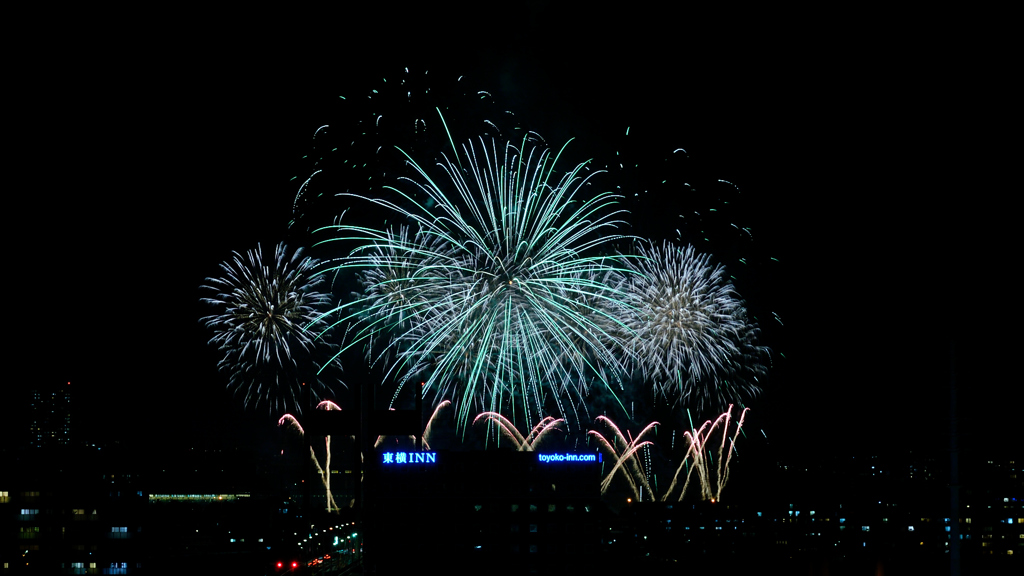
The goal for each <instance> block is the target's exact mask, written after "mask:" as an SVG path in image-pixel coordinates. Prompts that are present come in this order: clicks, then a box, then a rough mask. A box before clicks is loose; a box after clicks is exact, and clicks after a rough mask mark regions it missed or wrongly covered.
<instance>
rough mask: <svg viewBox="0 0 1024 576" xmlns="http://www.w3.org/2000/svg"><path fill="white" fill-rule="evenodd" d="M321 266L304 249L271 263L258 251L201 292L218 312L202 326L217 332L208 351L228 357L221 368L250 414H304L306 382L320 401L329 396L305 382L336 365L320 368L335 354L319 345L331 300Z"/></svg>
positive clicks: (226, 265)
mask: <svg viewBox="0 0 1024 576" xmlns="http://www.w3.org/2000/svg"><path fill="white" fill-rule="evenodd" d="M316 265H317V261H316V260H313V259H311V258H307V257H304V256H303V254H302V249H297V250H295V251H294V252H292V253H291V254H290V255H289V251H288V249H287V247H286V246H285V245H284V244H283V243H282V244H278V245H277V247H276V248H275V250H274V257H273V259H272V260H269V261H265V260H264V258H263V252H262V249H261V247H260V246H259V245H257V247H256V249H255V250H250V251H249V252H247V253H245V254H244V255H243V254H240V253H238V252H234V253H233V257H232V259H231V260H228V261H225V262H222V263H221V264H220V269H221V272H222V276H221V277H219V278H207V279H206V283H205V284H204V285H202V286H200V289H201V290H203V291H205V292H207V293H212V296H210V297H204V298H202V299H201V301H202V302H203V303H205V304H207V305H209V306H211V307H212V308H213V309H214V314H212V315H210V316H205V317H203V318H201V319H200V321H201V322H203V323H204V324H205V325H206V326H207V327H208V328H210V329H212V330H213V332H214V334H213V337H211V338H210V340H209V343H210V344H211V345H215V346H217V348H218V349H219V350H220V351H221V352H222V353H223V357H222V359H221V360H220V362H219V363H218V367H219V368H220V370H222V371H224V372H227V373H228V375H229V383H228V387H229V388H233V389H234V391H235V393H236V394H238V393H241V392H243V391H244V394H245V396H244V404H245V405H246V406H249V405H250V404H251V405H253V406H259V405H260V404H263V403H266V404H268V405H269V409H270V410H271V411H272V412H273V411H275V410H282V411H287V410H289V409H291V410H295V411H297V412H301V411H302V406H301V402H300V401H299V396H300V389H301V384H302V382H303V381H307V383H308V384H309V385H310V386H311V388H312V391H311V392H312V393H313V394H314V395H322V394H323V393H324V392H327V391H330V387H329V386H328V385H326V384H325V383H324V382H322V381H321V380H320V379H319V378H315V377H314V378H309V379H308V380H307V378H306V377H307V376H313V372H314V371H315V370H316V369H318V368H319V369H320V370H323V368H326V366H327V365H329V364H330V363H328V364H324V365H320V364H318V363H317V358H316V353H317V352H318V351H320V350H325V351H326V350H329V349H330V348H331V347H333V345H331V344H330V343H327V342H325V341H323V340H317V338H316V334H317V333H318V332H321V331H322V330H323V329H324V328H325V326H326V323H325V322H324V321H323V320H320V318H321V316H322V315H323V313H324V312H325V311H326V310H328V309H330V307H331V296H330V295H329V294H327V293H323V292H319V291H318V285H319V284H320V282H321V278H319V277H317V276H315V275H314V267H315V266H316Z"/></svg>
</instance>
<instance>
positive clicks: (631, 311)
mask: <svg viewBox="0 0 1024 576" xmlns="http://www.w3.org/2000/svg"><path fill="white" fill-rule="evenodd" d="M638 255H639V256H640V257H639V258H635V259H629V260H627V261H626V262H627V266H628V267H629V268H630V269H631V270H632V271H633V272H634V273H633V274H629V275H624V274H616V275H615V276H616V278H617V281H615V282H614V283H615V285H616V288H617V289H618V291H620V292H622V293H624V294H625V297H624V301H625V302H626V303H627V304H628V311H627V312H626V313H623V314H622V315H621V317H622V318H623V322H624V324H625V325H626V326H627V327H628V328H629V331H628V333H627V334H626V335H625V338H624V339H625V340H626V346H627V348H628V350H629V352H630V354H629V357H630V358H633V359H635V362H634V364H633V368H634V370H635V373H637V374H638V375H639V376H640V377H641V378H643V379H644V380H647V381H650V382H653V383H654V385H655V390H656V392H657V393H659V394H661V395H663V396H665V397H667V398H675V399H677V400H679V401H683V402H690V403H693V404H696V405H697V406H699V407H703V405H704V404H710V405H712V406H715V407H721V406H723V405H725V404H726V403H728V402H730V401H737V400H740V399H744V398H749V397H751V396H753V395H755V394H756V393H757V392H758V391H759V389H758V387H757V381H758V377H759V376H761V375H763V374H764V373H765V366H764V363H763V359H764V358H765V356H766V355H767V349H766V348H764V347H761V346H758V345H757V335H758V327H757V324H756V323H754V322H752V321H750V320H749V319H748V318H747V311H746V307H745V305H744V302H743V301H742V300H741V299H740V298H739V296H738V295H737V293H736V290H735V289H734V287H733V285H732V283H731V282H729V280H728V278H727V277H726V275H725V269H724V268H723V267H722V266H721V265H717V266H715V265H712V264H711V263H710V256H709V255H707V254H700V253H698V252H697V251H696V250H695V249H694V248H693V247H692V246H687V247H686V248H680V247H677V246H675V245H672V244H670V243H668V242H666V243H664V244H662V246H661V247H656V246H652V247H649V248H648V247H645V246H640V247H639V250H638Z"/></svg>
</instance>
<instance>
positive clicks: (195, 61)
mask: <svg viewBox="0 0 1024 576" xmlns="http://www.w3.org/2000/svg"><path fill="white" fill-rule="evenodd" d="M578 14H579V13H577V12H576V11H571V10H565V11H564V13H563V12H562V11H559V10H555V9H552V8H550V7H548V6H547V5H546V4H545V3H533V4H529V5H528V6H526V7H525V8H522V9H520V10H518V11H517V10H516V9H514V8H509V13H508V14H506V13H505V12H502V14H501V17H498V15H497V14H487V15H481V16H487V18H484V19H483V20H482V21H486V22H487V24H486V25H480V26H479V27H478V28H476V29H473V28H472V27H470V26H469V25H468V24H463V25H456V24H455V23H454V22H455V21H454V20H450V19H449V18H448V17H442V15H440V14H433V13H424V14H419V15H410V16H409V17H408V21H405V19H403V22H402V23H400V24H399V23H393V22H390V21H389V16H388V15H386V14H383V15H380V16H377V17H373V18H366V17H362V16H360V17H359V18H356V17H354V16H353V17H352V18H351V19H348V20H345V19H342V20H341V21H339V22H337V24H336V26H335V25H333V24H328V23H327V22H324V21H322V20H325V19H320V18H318V17H317V15H316V14H307V15H305V16H304V17H303V18H301V19H300V20H299V21H298V22H296V23H295V24H294V26H292V25H285V24H284V23H275V25H274V27H271V26H268V25H253V26H250V25H247V24H243V23H241V22H236V21H235V20H234V19H232V18H224V19H223V20H220V19H218V21H217V23H210V24H198V25H192V24H189V25H183V26H182V27H181V28H180V29H176V30H174V31H171V30H170V29H169V28H165V27H161V30H160V31H159V32H154V31H152V30H148V29H147V28H146V26H141V25H140V26H139V27H137V28H132V29H131V30H132V31H130V32H125V31H115V30H108V32H109V33H102V32H103V31H104V30H103V29H102V28H101V29H100V32H101V33H90V34H83V33H81V32H71V31H70V30H71V29H72V28H74V26H71V25H70V24H67V28H68V30H67V33H66V34H64V33H59V32H51V33H50V35H49V36H48V37H49V38H50V39H51V40H52V42H54V43H56V44H58V45H60V46H62V47H63V48H65V49H64V50H62V51H60V56H52V57H34V58H38V60H36V59H33V60H32V62H38V64H28V63H26V64H23V65H22V66H23V67H21V68H19V70H18V74H23V76H24V81H22V82H17V83H15V84H17V85H18V86H19V87H20V89H22V90H23V95H24V100H23V102H24V106H23V109H24V110H25V111H26V113H25V114H24V117H23V119H24V121H25V131H24V132H19V133H20V134H23V137H22V138H21V141H22V142H23V143H24V146H23V147H22V149H21V150H19V152H17V153H16V154H17V155H16V156H15V160H16V162H15V164H14V166H12V168H13V171H14V173H16V174H18V175H19V177H18V178H17V180H19V181H21V182H22V185H20V186H15V187H13V189H11V190H9V192H8V196H9V197H15V198H13V202H15V204H14V206H15V208H14V209H13V210H12V211H11V212H10V213H9V214H8V221H9V222H11V223H12V224H14V226H13V228H12V230H10V231H9V232H8V235H9V244H8V245H9V247H10V248H11V249H12V252H14V254H15V258H14V267H13V269H9V270H8V290H10V291H11V295H14V294H17V293H19V292H22V293H23V294H24V297H20V295H19V297H17V298H16V299H13V300H12V302H11V303H12V308H14V318H15V323H13V324H9V326H12V327H14V326H16V327H17V333H16V334H15V335H14V347H13V349H12V348H11V347H10V345H9V346H8V351H9V352H8V374H9V379H8V388H9V389H14V388H16V389H18V390H24V389H26V388H27V387H28V385H29V384H30V381H33V380H37V379H38V380H41V381H44V382H45V381H54V382H63V381H68V380H70V381H71V382H72V383H73V385H74V386H75V402H76V405H77V406H79V407H80V409H81V410H82V411H83V413H84V414H83V417H82V418H81V420H80V421H79V422H80V423H81V428H80V429H79V430H81V434H82V435H83V437H86V436H88V437H93V438H96V439H107V440H111V439H120V440H125V441H139V440H145V441H149V440H151V439H152V440H153V441H159V442H176V441H180V440H182V439H185V441H194V440H195V439H197V438H202V437H204V436H209V435H220V436H222V437H226V438H238V439H242V438H246V437H262V436H266V435H267V434H268V433H267V432H266V431H267V430H268V429H269V430H271V431H272V429H273V422H274V419H272V418H271V417H270V416H269V415H267V414H266V413H265V411H264V410H262V409H261V410H257V411H252V410H250V411H248V412H246V411H243V409H242V408H241V406H240V405H239V402H238V401H236V400H235V399H233V398H232V397H231V396H230V395H229V394H228V393H227V392H226V391H225V389H224V384H225V382H226V380H225V376H223V375H222V374H219V373H218V372H217V370H216V361H217V354H216V353H215V352H214V351H212V350H211V349H209V348H208V347H207V346H206V345H205V341H206V339H207V338H208V337H209V334H208V332H207V331H206V330H205V329H204V328H203V327H202V326H201V325H200V323H199V317H200V316H202V315H203V314H205V313H206V311H205V309H204V308H203V306H201V305H200V303H199V298H200V291H199V285H200V284H201V283H202V282H203V279H204V278H205V277H207V276H209V275H212V274H216V272H217V265H218V263H219V262H221V261H222V260H224V259H226V258H228V257H229V255H230V253H231V251H232V250H239V251H245V250H248V249H251V248H252V247H254V246H255V244H256V243H257V242H261V243H262V244H263V246H264V250H268V249H269V248H270V247H271V246H272V245H273V244H274V243H275V242H277V241H278V240H280V239H282V238H283V237H284V235H285V226H286V224H287V221H288V219H289V217H290V207H291V201H292V199H293V197H294V195H295V192H296V190H297V186H298V184H299V182H300V181H301V180H302V179H303V178H304V177H305V176H307V175H308V174H306V173H304V171H305V170H307V169H308V162H304V161H303V159H302V156H303V155H305V154H309V153H310V147H311V142H312V136H313V133H314V131H315V130H316V128H317V127H318V126H320V125H322V124H328V123H331V122H332V121H333V118H334V116H335V115H336V113H337V112H336V110H337V106H338V101H339V100H338V99H337V97H338V96H340V95H344V96H345V97H346V98H354V97H361V96H365V94H367V93H368V91H369V90H371V89H373V88H376V87H378V85H379V84H380V79H381V78H388V79H389V80H390V79H391V78H394V77H398V76H400V75H401V72H402V70H403V69H404V67H406V66H408V67H409V68H410V69H411V70H413V71H416V70H429V73H430V74H431V75H434V77H436V78H437V79H438V83H439V85H440V84H442V83H444V82H448V81H450V79H451V78H453V77H458V76H460V75H464V76H465V78H464V79H463V81H462V82H464V83H466V85H468V86H471V87H473V88H476V89H479V90H487V91H488V92H490V93H491V94H492V95H493V96H494V100H495V101H496V102H497V103H499V104H500V105H501V106H503V107H507V108H508V109H511V110H513V111H514V112H515V113H516V115H517V118H518V119H519V121H520V122H521V123H522V124H523V125H525V126H527V127H528V128H530V129H533V130H535V131H537V132H539V133H540V134H542V135H543V136H544V137H545V138H547V140H548V142H551V143H553V144H561V143H562V142H564V141H565V140H566V139H568V138H571V137H575V138H577V140H576V142H574V144H573V147H575V146H577V144H578V151H577V152H576V154H577V155H578V157H576V156H574V160H575V161H579V160H583V159H586V157H595V156H596V157H599V158H600V157H602V155H603V158H610V155H612V154H614V152H615V149H616V146H617V144H618V143H620V142H621V141H622V140H621V137H622V135H623V134H624V131H625V128H626V127H627V126H628V127H630V128H631V132H630V137H629V138H630V140H629V141H630V142H632V143H634V144H633V146H636V148H634V150H643V149H647V148H649V149H650V150H652V156H653V158H652V163H654V164H657V162H658V161H659V160H661V159H664V158H665V157H667V156H668V155H669V153H670V152H671V151H672V150H673V149H675V148H677V147H682V148H685V149H686V150H687V152H688V155H689V160H688V164H687V166H689V167H690V169H692V170H693V171H694V173H695V174H698V175H699V177H701V178H705V179H707V178H721V179H724V180H728V181H730V182H733V183H735V184H736V185H737V186H739V188H740V190H741V191H742V192H741V198H742V202H741V204H740V205H739V207H737V208H736V212H735V216H736V218H737V220H738V222H737V223H738V224H740V225H744V226H750V227H751V228H752V230H753V233H754V235H755V245H756V251H757V253H758V255H759V257H761V258H762V260H767V258H769V257H774V258H777V259H778V260H779V262H778V263H777V264H773V265H766V266H764V268H763V269H759V270H758V271H757V273H751V274H748V275H746V276H744V277H743V278H742V281H741V282H739V283H738V284H737V288H738V290H739V291H740V293H741V295H743V296H744V297H745V298H747V300H748V304H749V305H750V306H751V309H752V310H759V311H762V312H763V313H764V314H767V315H760V316H759V320H760V323H761V324H762V326H764V327H765V339H764V344H766V345H767V346H769V347H771V348H772V350H773V353H774V365H773V367H772V368H771V370H770V373H769V378H768V380H767V382H766V383H765V386H764V394H763V395H762V396H761V397H760V398H758V399H756V400H755V401H754V402H752V403H751V406H752V407H753V410H754V411H753V412H752V414H751V421H752V422H753V423H754V425H756V426H757V427H758V428H762V429H763V430H764V431H765V432H766V433H767V434H768V436H769V438H770V439H771V440H773V441H774V444H775V445H776V446H778V447H779V449H780V451H782V452H785V453H787V454H791V455H795V456H799V455H800V454H802V453H810V452H813V451H821V450H849V449H855V450H862V451H863V452H862V453H870V452H872V451H873V449H871V448H867V447H866V446H867V445H869V444H874V445H875V446H877V447H879V448H880V449H883V450H884V449H886V448H885V447H888V448H890V449H902V448H904V447H916V446H921V447H923V448H928V449H932V450H942V448H943V447H945V446H947V445H948V432H947V430H948V423H949V417H948V407H949V388H948V386H949V381H950V350H951V346H953V345H955V350H956V355H955V361H956V366H957V369H956V378H957V385H958V387H959V395H960V406H959V409H960V413H961V421H960V427H961V430H962V432H964V434H965V436H964V439H963V441H964V442H965V445H967V446H970V447H972V449H977V450H992V449H999V448H1000V446H1002V447H1010V446H1012V444H1013V438H1014V432H1013V424H1012V422H1013V420H1014V418H1015V416H1014V415H1015V413H1016V411H1017V410H1018V406H1019V400H1020V398H1021V392H1020V390H1019V388H1020V385H1019V375H1017V374H1016V370H1015V368H1016V364H1017V359H1016V356H1015V354H1014V353H1015V352H1016V348H1017V347H1018V346H1019V340H1020V339H1019V337H1018V336H1016V334H1015V332H1014V330H1013V329H1012V328H1008V327H1013V326H1015V325H1016V322H1015V320H1014V318H1016V317H1019V313H1017V312H1016V311H1015V310H1014V308H1015V306H1016V304H1017V302H1016V301H1017V299H1018V298H1017V292H1018V290H1017V281H1014V280H1011V279H1010V277H1011V275H1012V273H1011V266H1009V265H1008V259H1007V258H1005V257H1004V256H1002V255H1001V254H1002V253H1003V252H1004V251H1008V250H1009V249H1010V248H1011V246H1013V245H1016V244H1017V243H1016V241H1014V243H1013V244H1010V242H1009V237H1010V233H1009V232H1004V230H1008V228H1007V227H1006V225H1005V224H1004V222H1007V221H1008V218H1009V215H1008V208H1007V207H1006V206H1004V205H1003V201H1002V200H1001V199H1002V198H1003V196H1004V195H1005V194H1006V187H1005V186H1003V185H1002V183H1001V182H999V181H998V180H999V178H998V177H996V176H993V175H992V174H994V173H996V172H999V166H1000V164H1001V162H1002V161H1003V160H1004V159H1007V157H1008V156H1009V153H1008V152H1005V151H1003V152H999V151H994V150H991V149H990V148H991V147H992V145H991V143H989V142H987V141H986V139H985V138H984V137H982V134H983V133H984V130H985V128H984V126H985V125H986V124H987V123H988V120H990V119H991V118H992V117H993V116H994V115H995V113H994V112H993V111H992V109H991V108H986V107H984V106H976V104H979V102H978V101H977V100H974V99H969V100H965V99H964V96H963V91H962V89H961V88H957V89H952V87H962V86H964V85H965V84H967V85H975V86H978V87H979V90H982V91H985V90H992V91H993V92H995V93H998V92H999V90H998V84H999V82H1000V81H999V80H998V79H996V80H991V79H989V78H988V77H987V75H986V72H985V70H984V69H980V68H977V67H975V66H972V65H970V64H969V62H968V61H966V60H964V59H962V58H961V57H960V56H959V55H958V54H959V51H958V47H957V46H958V45H957V43H956V41H955V40H951V39H947V38H945V37H941V36H938V35H936V36H935V37H931V36H930V35H928V34H922V33H917V32H915V33H914V35H912V36H909V37H908V35H907V32H906V30H907V27H906V26H904V25H903V24H898V23H892V22H887V23H886V24H875V23H870V24H867V25H866V26H865V27H860V28H859V29H858V27H854V26H849V25H848V23H846V24H837V22H838V21H839V19H838V18H836V19H832V18H830V19H828V21H827V22H823V23H822V24H821V26H820V27H817V28H813V29H802V28H797V27H796V25H795V24H785V22H789V21H790V18H789V17H788V16H787V15H785V14H772V15H765V16H764V18H760V17H752V18H751V21H749V22H745V23H740V22H736V21H723V20H720V19H718V18H715V17H711V16H708V15H704V14H696V13H694V14H690V15H673V16H672V17H671V18H670V17H669V16H668V15H667V14H662V15H659V14H656V13H650V14H628V15H620V14H613V13H610V14H600V15H598V14H591V13H589V12H583V14H587V15H586V16H579V15H578ZM620 16H621V17H620ZM793 16H794V17H795V16H796V15H793ZM418 17H422V20H420V19H419V18H418ZM452 17H454V16H452ZM794 19H795V18H794ZM651 21H654V22H656V23H655V24H653V25H652V24H650V22H651ZM332 22H333V21H332ZM170 28H173V27H170ZM467 29H468V30H467ZM94 31H95V30H94ZM910 38H913V39H914V41H913V42H911V41H908V40H909V39H910ZM989 82H992V83H994V84H995V86H993V85H991V84H989ZM986 86H987V87H988V88H984V90H983V89H982V88H983V87H986ZM970 98H974V97H970ZM968 109H970V110H974V111H973V112H970V113H968V112H967V111H966V110H968ZM461 136H462V137H461V139H463V140H465V139H468V138H470V137H473V136H475V134H462V135H461ZM457 139H458V138H457ZM573 147H571V148H570V150H574V148H573ZM655 171H656V170H655ZM296 176H298V177H299V180H295V181H293V180H292V178H293V177H296ZM608 181H611V182H612V183H613V185H614V175H612V178H611V179H610V180H606V182H608ZM645 202H647V204H651V203H654V204H655V205H657V206H659V207H660V209H659V210H658V212H664V213H670V214H671V213H675V212H678V211H679V210H678V209H676V206H677V205H680V206H682V205H687V204H686V202H685V199H683V198H680V197H679V196H678V195H674V194H668V193H662V194H661V196H658V197H651V198H649V199H647V200H645ZM642 232H643V231H642V230H640V231H637V232H636V233H638V234H640V235H643V234H642ZM709 246H710V247H711V250H712V252H714V247H713V246H714V245H713V243H712V244H709ZM726 263H727V264H729V263H728V262H726ZM771 312H775V313H777V314H778V316H779V318H781V320H782V323H783V324H784V325H783V326H779V325H778V323H777V322H775V321H774V320H772V318H771V315H770V313H771ZM783 355H784V358H783ZM26 361H29V362H31V364H30V365H29V366H26V365H25V363H26ZM19 374H20V375H19ZM4 409H5V411H7V412H9V414H10V415H11V416H10V417H8V418H7V419H6V420H5V421H6V423H7V425H8V427H9V428H16V427H17V426H19V425H20V424H18V422H19V421H20V420H19V418H18V414H19V409H18V408H17V404H16V403H7V402H5V403H4ZM76 415H77V412H76Z"/></svg>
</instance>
